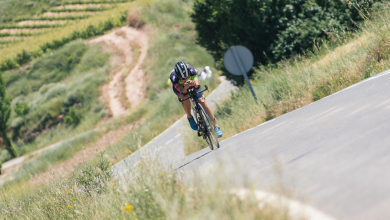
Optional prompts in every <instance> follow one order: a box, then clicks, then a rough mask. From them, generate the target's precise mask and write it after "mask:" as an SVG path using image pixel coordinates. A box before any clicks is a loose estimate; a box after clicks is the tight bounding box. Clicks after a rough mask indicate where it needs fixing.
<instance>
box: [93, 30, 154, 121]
mask: <svg viewBox="0 0 390 220" xmlns="http://www.w3.org/2000/svg"><path fill="white" fill-rule="evenodd" d="M98 42H102V43H104V44H106V45H108V46H110V47H112V48H113V49H114V50H115V52H116V53H117V54H120V55H121V56H122V59H123V63H121V64H119V65H120V67H119V70H118V71H117V72H116V73H115V74H114V76H113V80H112V81H111V82H110V83H109V84H108V85H107V86H106V87H104V88H103V92H107V93H108V97H109V106H110V109H111V112H112V114H113V116H114V117H118V116H121V115H123V114H125V113H126V112H127V110H126V108H125V107H124V106H123V105H122V103H121V101H120V94H121V89H122V86H121V84H122V83H123V81H122V79H123V77H124V76H126V75H127V77H126V79H125V83H126V87H125V89H126V96H127V99H128V101H129V102H130V103H131V107H135V106H136V105H137V104H139V103H140V102H141V101H143V100H144V99H145V95H144V94H145V90H146V79H145V77H144V71H143V69H142V64H143V61H144V59H145V57H146V54H147V50H148V36H147V35H146V33H145V32H144V31H141V30H138V29H135V28H131V27H122V28H119V29H117V30H115V31H114V32H112V33H110V34H107V35H104V36H101V37H99V38H96V39H94V40H92V41H91V43H98ZM134 43H136V44H138V45H139V46H140V47H141V55H140V56H139V58H138V60H137V63H136V65H135V67H134V68H133V69H132V70H130V67H131V66H132V62H134V61H133V60H132V55H133V54H132V44H134ZM129 72H130V73H129ZM128 73H129V74H128Z"/></svg>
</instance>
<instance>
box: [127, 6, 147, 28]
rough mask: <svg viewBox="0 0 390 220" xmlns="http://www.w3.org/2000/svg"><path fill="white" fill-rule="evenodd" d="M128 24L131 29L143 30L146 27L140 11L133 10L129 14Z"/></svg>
mask: <svg viewBox="0 0 390 220" xmlns="http://www.w3.org/2000/svg"><path fill="white" fill-rule="evenodd" d="M126 23H127V25H128V26H129V27H133V28H136V29H139V28H142V27H144V26H145V22H144V21H143V20H142V19H141V18H140V15H139V11H137V10H131V11H129V13H128V14H127V19H126Z"/></svg>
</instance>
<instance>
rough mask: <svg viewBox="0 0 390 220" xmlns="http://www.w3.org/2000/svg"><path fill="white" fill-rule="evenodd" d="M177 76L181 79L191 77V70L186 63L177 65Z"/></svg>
mask: <svg viewBox="0 0 390 220" xmlns="http://www.w3.org/2000/svg"><path fill="white" fill-rule="evenodd" d="M175 75H176V76H177V77H178V78H179V79H187V78H188V77H189V76H190V69H189V68H188V66H187V64H185V63H184V62H178V63H176V65H175Z"/></svg>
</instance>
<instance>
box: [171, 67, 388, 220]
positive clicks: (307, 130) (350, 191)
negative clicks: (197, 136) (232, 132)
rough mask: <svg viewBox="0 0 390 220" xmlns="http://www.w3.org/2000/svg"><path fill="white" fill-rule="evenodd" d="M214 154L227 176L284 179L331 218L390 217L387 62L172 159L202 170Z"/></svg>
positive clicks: (259, 183)
mask: <svg viewBox="0 0 390 220" xmlns="http://www.w3.org/2000/svg"><path fill="white" fill-rule="evenodd" d="M222 129H223V128H222ZM216 161H218V163H220V169H225V170H224V171H226V170H228V169H231V170H232V171H233V170H234V172H231V173H230V175H229V176H230V177H229V178H230V180H231V181H234V182H237V183H238V184H239V183H240V182H244V181H246V182H248V181H249V182H250V183H251V184H253V185H254V186H255V187H256V188H257V189H260V190H271V191H272V188H273V186H275V185H276V184H283V185H284V186H285V187H286V188H288V189H290V190H291V191H292V192H293V193H294V194H295V199H296V200H298V201H303V202H305V203H306V204H309V205H311V206H313V207H315V208H317V209H319V210H321V211H323V212H324V213H326V214H328V215H330V216H332V217H334V218H336V219H348V220H349V219H357V220H368V219H377V220H381V219H383V220H385V219H390V70H389V71H386V72H384V73H382V74H378V75H376V76H373V77H371V78H369V79H367V80H364V81H362V82H360V83H358V84H355V85H353V86H351V87H348V88H346V89H344V90H342V91H340V92H338V93H335V94H333V95H331V96H328V97H326V98H324V99H321V100H319V101H317V102H315V103H312V104H311V105H308V106H306V107H303V108H301V109H298V110H296V111H293V112H290V113H288V114H285V115H282V116H280V117H278V118H276V119H274V120H272V121H269V122H267V123H264V124H261V125H259V126H257V127H255V128H253V129H250V130H248V131H245V132H243V133H240V134H238V135H236V136H234V137H231V138H229V139H226V140H224V141H222V142H221V148H220V149H218V150H216V151H212V152H210V150H209V149H208V148H205V149H203V150H202V151H199V152H197V153H195V154H192V155H190V156H188V157H185V158H183V159H182V160H181V161H180V163H178V164H176V165H177V166H178V167H180V168H179V169H178V170H179V171H185V173H192V175H193V174H195V176H198V177H197V178H202V175H201V174H200V173H201V172H202V171H207V170H209V169H210V167H213V166H215V163H216ZM232 164H234V166H233V165H232ZM237 167H238V168H237ZM276 167H279V168H278V169H276ZM278 170H282V172H279V171H278ZM188 171H191V172H188ZM280 173H281V174H280ZM197 174H198V175H197ZM210 181H212V180H210Z"/></svg>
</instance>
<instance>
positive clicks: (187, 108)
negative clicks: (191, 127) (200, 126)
mask: <svg viewBox="0 0 390 220" xmlns="http://www.w3.org/2000/svg"><path fill="white" fill-rule="evenodd" d="M172 88H173V92H174V93H175V94H176V95H177V97H178V98H181V99H184V98H186V97H187V95H186V96H183V95H182V94H181V93H180V92H179V91H177V89H175V87H172ZM181 104H182V105H183V108H184V111H185V112H186V114H187V118H192V115H191V102H190V100H189V99H187V100H185V101H183V102H182V103H181Z"/></svg>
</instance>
